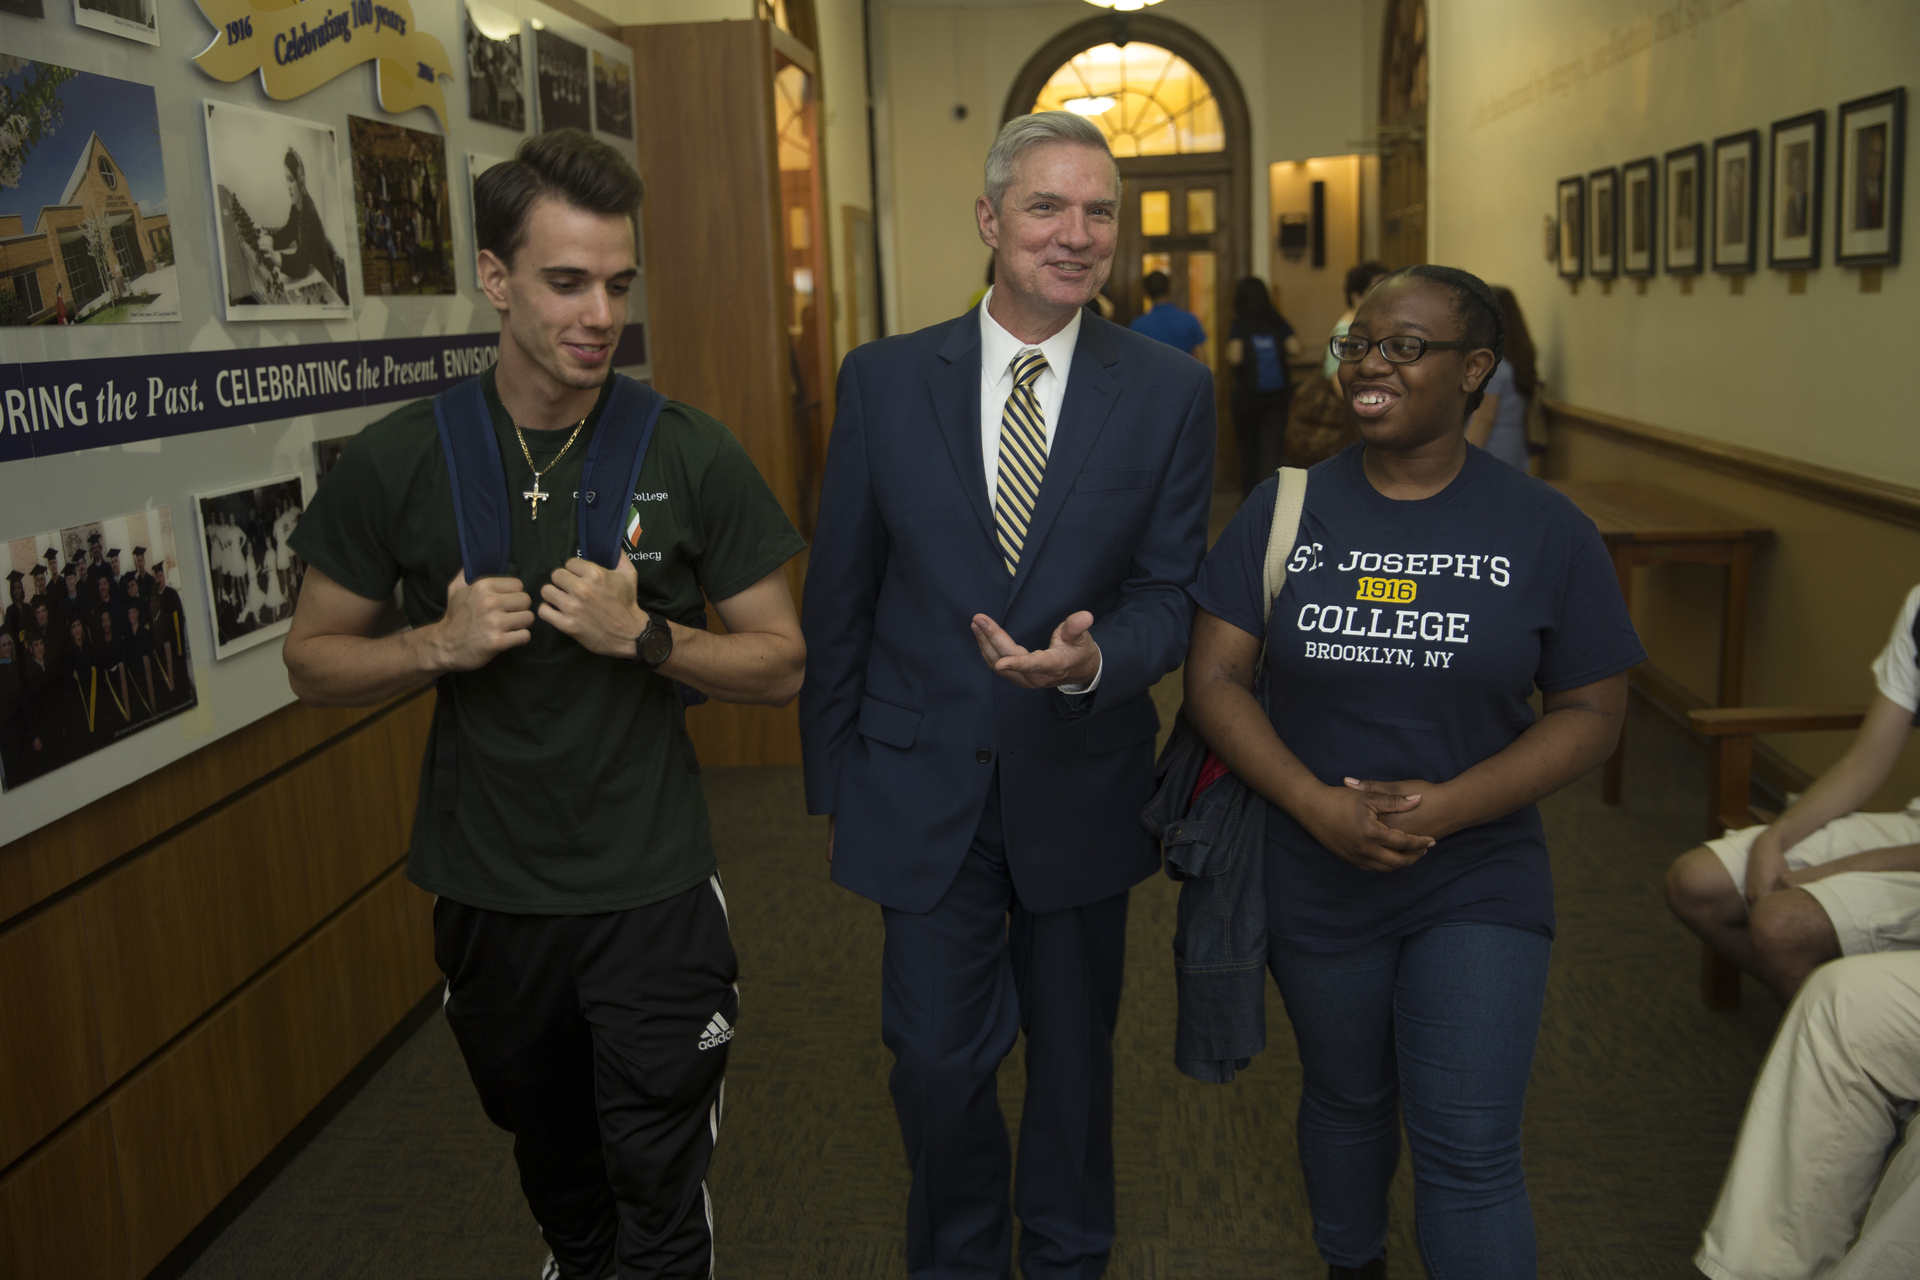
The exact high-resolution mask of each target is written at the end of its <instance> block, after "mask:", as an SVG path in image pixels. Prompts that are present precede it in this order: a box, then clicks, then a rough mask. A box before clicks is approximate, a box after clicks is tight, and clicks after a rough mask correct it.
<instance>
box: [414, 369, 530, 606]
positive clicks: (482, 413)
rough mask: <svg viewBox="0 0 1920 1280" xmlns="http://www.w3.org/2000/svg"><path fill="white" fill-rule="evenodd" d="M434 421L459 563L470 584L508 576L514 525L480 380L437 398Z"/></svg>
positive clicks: (462, 384)
mask: <svg viewBox="0 0 1920 1280" xmlns="http://www.w3.org/2000/svg"><path fill="white" fill-rule="evenodd" d="M433 419H434V422H435V423H436V424H437V425H438V426H439V428H440V448H441V450H442V451H443V452H444V453H445V454H446V457H447V482H448V486H449V487H450V488H451V489H452V490H453V522H454V524H455V525H456V526H457V527H458V528H459V531H460V563H461V565H462V567H464V568H465V569H466V571H467V579H468V580H469V581H474V580H477V579H480V578H491V577H498V576H500V575H501V574H504V573H505V572H506V571H507V562H508V560H509V559H510V557H511V554H512V544H513V521H512V518H511V516H510V514H509V512H508V509H507V502H508V497H507V469H506V467H505V466H504V465H502V464H501V461H500V446H499V443H498V442H497V441H495V439H494V437H493V415H492V414H491V413H489V412H488V411H487V397H486V394H485V393H484V392H482V391H481V389H480V379H479V378H477V377H474V378H468V379H467V380H466V381H465V382H462V383H459V384H457V385H455V386H452V387H449V388H447V389H446V390H445V391H442V392H441V393H440V394H439V395H437V396H435V397H434V398H433Z"/></svg>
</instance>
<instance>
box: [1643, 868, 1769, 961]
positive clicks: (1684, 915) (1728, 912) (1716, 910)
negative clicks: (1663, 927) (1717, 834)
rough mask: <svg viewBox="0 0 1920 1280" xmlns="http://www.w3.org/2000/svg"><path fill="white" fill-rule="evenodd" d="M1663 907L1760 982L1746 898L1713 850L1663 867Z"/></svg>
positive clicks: (1702, 939)
mask: <svg viewBox="0 0 1920 1280" xmlns="http://www.w3.org/2000/svg"><path fill="white" fill-rule="evenodd" d="M1667 906H1668V907H1669V908H1671V909H1672V911H1673V914H1674V915H1675V916H1676V917H1677V918H1678V919H1679V921H1680V923H1681V924H1684V925H1686V926H1687V928H1689V929H1691V930H1693V931H1694V932H1695V933H1697V934H1699V935H1700V939H1701V941H1703V942H1705V943H1706V944H1707V945H1708V946H1710V947H1712V948H1713V949H1714V950H1715V951H1718V952H1719V953H1720V954H1721V955H1723V956H1725V957H1726V958H1727V959H1729V960H1731V961H1733V962H1734V963H1735V964H1737V965H1739V966H1740V967H1741V968H1742V969H1745V970H1746V971H1747V972H1748V973H1750V974H1752V975H1753V976H1754V977H1756V978H1760V979H1761V980H1762V981H1765V980H1766V979H1765V978H1764V977H1763V975H1762V974H1761V972H1760V962H1759V959H1758V958H1757V957H1756V956H1755V955H1754V953H1753V939H1752V937H1751V936H1750V935H1749V934H1748V933H1747V898H1746V895H1745V894H1744V893H1743V892H1742V891H1741V888H1740V886H1739V885H1737V884H1735V883H1734V882H1733V876H1732V875H1731V874H1730V873H1729V872H1728V871H1727V868H1726V864H1725V863H1723V862H1721V861H1720V859H1719V857H1718V856H1716V855H1715V854H1714V852H1713V850H1711V849H1709V848H1707V847H1706V846H1705V845H1701V846H1700V847H1698V848H1696V849H1690V850H1688V851H1687V852H1686V853H1683V854H1681V855H1680V856H1679V857H1678V858H1675V859H1674V860H1673V865H1672V866H1671V867H1668V868H1667Z"/></svg>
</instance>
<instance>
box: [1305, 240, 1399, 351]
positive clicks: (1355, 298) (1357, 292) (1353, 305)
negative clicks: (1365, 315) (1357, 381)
mask: <svg viewBox="0 0 1920 1280" xmlns="http://www.w3.org/2000/svg"><path fill="white" fill-rule="evenodd" d="M1392 269H1393V268H1391V267H1389V266H1388V265H1387V264H1386V263H1384V262H1375V261H1373V260H1372V259H1371V258H1369V259H1368V260H1367V261H1365V262H1362V263H1360V264H1358V265H1356V266H1353V267H1349V268H1348V269H1347V281H1346V286H1347V309H1346V310H1345V311H1343V312H1341V313H1340V318H1339V319H1338V320H1336V321H1334V322H1333V332H1332V333H1331V334H1330V335H1328V340H1329V342H1331V340H1332V339H1334V338H1339V337H1343V336H1345V334H1346V332H1347V326H1348V325H1351V324H1352V323H1353V313H1354V312H1355V311H1357V310H1359V307H1360V299H1362V298H1364V297H1366V296H1367V290H1369V289H1371V288H1373V286H1374V284H1375V283H1376V282H1377V281H1378V280H1379V279H1380V277H1381V276H1384V275H1386V274H1387V273H1388V272H1389V271H1391V270H1392ZM1320 372H1322V373H1324V374H1326V375H1327V377H1329V378H1338V377H1339V376H1340V358H1339V357H1338V356H1336V355H1334V354H1333V350H1332V348H1331V347H1329V348H1328V350H1327V355H1326V358H1325V359H1324V360H1322V361H1321V363H1320Z"/></svg>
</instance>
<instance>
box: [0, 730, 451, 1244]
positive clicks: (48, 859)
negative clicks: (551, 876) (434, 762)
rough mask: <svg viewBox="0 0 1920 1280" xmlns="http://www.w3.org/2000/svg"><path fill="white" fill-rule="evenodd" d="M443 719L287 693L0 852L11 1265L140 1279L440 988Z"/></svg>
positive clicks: (0, 1015) (0, 1146) (0, 1045)
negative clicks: (436, 939)
mask: <svg viewBox="0 0 1920 1280" xmlns="http://www.w3.org/2000/svg"><path fill="white" fill-rule="evenodd" d="M432 713H433V699H432V697H431V695H430V694H428V693H425V692H423V693H419V694H414V695H411V696H410V697H407V698H403V699H400V700H398V701H396V702H394V703H390V704H388V705H387V706H384V707H381V708H377V709H374V710H371V711H367V710H360V711H322V710H316V709H314V708H310V707H304V706H298V705H296V706H291V707H287V708H283V709H282V710H280V711H277V712H274V713H273V714H272V715H269V716H267V717H265V718H264V719H262V720H260V721H258V722H256V723H255V724H253V725H251V726H248V727H247V728H245V729H242V730H239V731H237V732H235V733H233V734H230V735H229V736H227V737H226V738H223V739H221V740H219V741H217V742H215V743H212V744H211V745H209V746H207V747H206V748H204V749H202V750H201V751H199V752H196V753H195V754H194V755H192V756H189V757H187V758H186V759H183V760H181V761H178V762H176V763H175V764H173V765H170V766H168V767H167V768H165V769H162V770H160V771H158V772H156V773H154V774H152V775H150V776H148V777H147V778H145V779H142V780H141V781H140V782H137V783H135V784H133V785H132V786H129V787H126V788H124V789H123V790H121V791H119V792H116V793H115V794H113V795H111V796H108V797H106V798H105V799H103V800H100V801H98V802H96V803H95V804H94V805H91V806H89V807H88V808H87V809H84V810H82V811H80V812H78V813H76V814H73V815H71V816H70V817H68V818H65V819H62V820H61V821H59V822H56V823H53V824H51V825H50V826H48V827H46V828H43V829H41V830H40V831H37V832H35V833H33V834H32V835H29V836H27V837H24V838H23V839H21V840H18V841H15V842H14V843H13V844H11V845H8V846H6V847H5V848H0V916H4V917H5V918H4V919H0V1276H5V1277H11V1276H16V1275H17V1276H22V1277H25V1276H38V1275H61V1276H74V1277H84V1278H86V1280H93V1278H94V1277H99V1278H101V1280H137V1277H140V1276H144V1275H146V1274H147V1272H149V1271H150V1270H152V1268H153V1267H154V1266H155V1265H156V1264H157V1263H159V1262H160V1261H161V1259H163V1258H165V1257H166V1255H167V1253H168V1251H169V1250H171V1249H172V1248H173V1247H174V1246H175V1245H176V1244H178V1243H179V1242H180V1240H182V1239H183V1238H184V1237H185V1236H186V1235H187V1234H188V1233H189V1232H190V1231H191V1230H193V1228H194V1227H195V1226H196V1225H198V1223H199V1222H200V1221H201V1219H202V1218H204V1217H205V1216H206V1214H207V1213H208V1212H209V1211H210V1210H212V1209H213V1208H214V1207H215V1206H216V1205H218V1204H219V1203H220V1200H221V1199H222V1197H224V1196H225V1195H227V1193H228V1192H230V1191H232V1190H233V1189H234V1187H235V1186H236V1185H238V1183H239V1182H240V1181H241V1179H242V1178H244V1177H245V1176H246V1175H247V1173H248V1172H249V1171H250V1170H251V1169H252V1168H253V1167H254V1166H255V1165H256V1164H257V1163H259V1161H260V1160H261V1159H262V1158H263V1157H264V1156H266V1155H267V1154H268V1153H269V1152H270V1151H272V1149H273V1147H274V1146H275V1144H276V1143H278V1142H279V1141H280V1140H281V1139H282V1138H284V1137H285V1136H286V1135H287V1134H288V1133H289V1132H290V1131H291V1130H292V1129H293V1128H294V1126H296V1125H297V1124H298V1123H299V1122H300V1120H301V1119H302V1118H303V1117H304V1116H305V1115H306V1114H307V1113H308V1112H309V1111H310V1110H312V1108H313V1107H314V1106H315V1105H316V1104H317V1103H319V1102H320V1101H321V1099H322V1098H324V1097H325V1096H326V1094H327V1093H328V1091H329V1090H331V1089H332V1088H333V1087H334V1086H335V1085H336V1084H338V1083H339V1082H340V1081H341V1080H342V1079H343V1078H344V1077H345V1076H346V1075H347V1074H348V1073H349V1072H350V1071H352V1069H353V1068H354V1066H355V1065H356V1064H358V1063H359V1062H360V1060H361V1059H362V1058H363V1057H364V1056H365V1055H366V1054H367V1053H368V1052H369V1051H370V1050H371V1049H372V1048H373V1047H374V1046H375V1045H376V1044H377V1043H378V1042H379V1041H380V1039H381V1037H382V1036H384V1035H386V1033H387V1032H388V1031H389V1030H391V1029H392V1028H393V1027H395V1026H396V1025H397V1024H398V1023H399V1022H400V1021H401V1019H402V1018H403V1017H404V1016H405V1015H406V1014H407V1012H408V1011H409V1010H410V1009H412V1008H413V1007H414V1006H415V1005H416V1004H417V1003H418V1002H419V1000H420V998H421V997H422V996H423V995H424V994H425V993H426V992H427V991H428V989H429V988H430V987H431V986H432V985H433V983H434V981H435V979H436V978H437V976H438V974H437V972H436V970H435V969H434V965H433V954H432V921H431V902H432V900H431V898H430V897H429V896H428V895H426V894H424V893H422V892H420V891H419V890H417V889H415V888H414V887H413V886H412V885H410V884H409V883H407V881H406V879H405V877H404V875H403V872H402V863H403V861H404V857H405V852H406V843H407V833H408V830H409V828H410V827H411V824H412V818H413V807H414V797H415V794H416V790H417V785H418V778H419V769H420V758H421V752H422V750H423V749H424V745H425V740H426V734H427V729H428V726H429V724H430V722H431V719H432Z"/></svg>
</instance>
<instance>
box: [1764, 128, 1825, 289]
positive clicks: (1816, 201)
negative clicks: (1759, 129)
mask: <svg viewBox="0 0 1920 1280" xmlns="http://www.w3.org/2000/svg"><path fill="white" fill-rule="evenodd" d="M1768 138H1769V145H1768V150H1770V151H1771V152H1772V153H1773V162H1772V164H1771V165H1770V166H1769V167H1768V170H1767V175H1768V176H1767V265H1768V266H1769V267H1777V268H1779V269H1780V270H1782V271H1805V270H1806V269H1807V268H1809V267H1817V266H1819V265H1820V197H1821V195H1822V193H1823V192H1824V191H1825V188H1826V185H1827V113H1826V112H1824V111H1809V112H1807V113H1806V114H1805V115H1803V116H1794V117H1793V118H1792V119H1790V120H1776V121H1774V123H1773V127H1772V128H1771V129H1770V130H1768Z"/></svg>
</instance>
